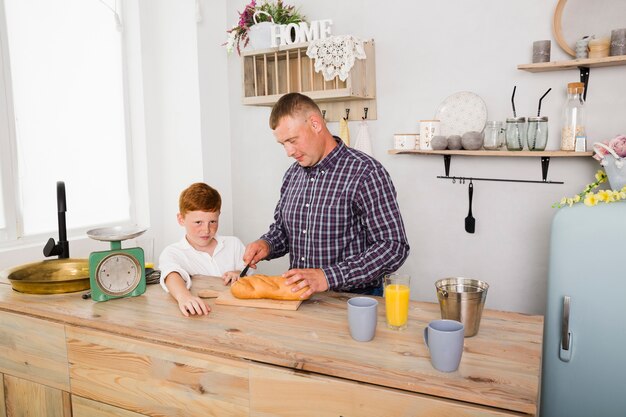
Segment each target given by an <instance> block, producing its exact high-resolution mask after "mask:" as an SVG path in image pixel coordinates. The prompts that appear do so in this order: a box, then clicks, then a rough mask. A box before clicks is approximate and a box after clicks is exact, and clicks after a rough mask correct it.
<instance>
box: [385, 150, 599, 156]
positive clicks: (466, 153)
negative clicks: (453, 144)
mask: <svg viewBox="0 0 626 417" xmlns="http://www.w3.org/2000/svg"><path fill="white" fill-rule="evenodd" d="M387 152H388V153H389V154H392V155H398V154H418V155H464V156H524V157H538V156H539V157H546V156H547V157H556V158H559V157H573V156H591V155H593V152H574V151H466V150H459V151H451V150H443V151H426V150H420V149H407V150H399V149H390V150H389V151H387Z"/></svg>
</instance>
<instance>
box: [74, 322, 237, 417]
mask: <svg viewBox="0 0 626 417" xmlns="http://www.w3.org/2000/svg"><path fill="white" fill-rule="evenodd" d="M67 345H68V356H69V361H70V378H71V383H72V394H76V395H79V396H82V397H86V398H90V399H93V400H96V401H100V402H103V403H106V404H111V405H114V406H117V407H121V408H123V409H126V410H131V411H134V412H137V413H140V414H148V415H159V416H169V415H176V416H180V415H188V416H196V415H198V416H200V415H201V416H247V415H248V413H249V389H248V365H247V363H244V362H239V361H232V360H226V359H222V358H217V357H213V356H210V355H203V354H200V353H194V352H190V351H185V350H182V349H174V348H169V347H165V346H161V345H156V344H151V343H147V342H142V341H138V340H135V339H129V338H124V337H119V336H112V335H104V334H103V333H98V332H94V331H89V330H84V329H79V328H74V327H70V326H68V327H67Z"/></svg>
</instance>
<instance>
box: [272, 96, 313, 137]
mask: <svg viewBox="0 0 626 417" xmlns="http://www.w3.org/2000/svg"><path fill="white" fill-rule="evenodd" d="M310 112H315V113H317V114H319V115H320V116H321V115H322V112H321V111H320V108H319V107H318V106H317V104H315V102H314V101H313V100H312V99H311V98H310V97H308V96H305V95H304V94H300V93H289V94H285V95H284V96H282V97H281V98H280V99H279V100H278V101H277V102H276V104H274V107H273V108H272V114H271V115H270V129H272V130H275V129H276V127H277V126H278V123H279V122H280V119H282V118H283V117H285V116H295V115H297V114H301V113H305V114H308V113H310Z"/></svg>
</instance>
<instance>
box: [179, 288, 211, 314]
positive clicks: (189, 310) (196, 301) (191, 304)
mask: <svg viewBox="0 0 626 417" xmlns="http://www.w3.org/2000/svg"><path fill="white" fill-rule="evenodd" d="M177 301H178V308H179V309H180V311H181V312H182V313H183V315H184V316H185V317H189V316H190V315H192V316H195V315H196V314H197V315H199V316H203V315H207V314H209V311H211V307H209V306H207V305H206V304H204V301H202V300H201V299H200V297H196V296H193V295H191V293H189V294H183V295H181V296H180V297H179V298H178V299H177Z"/></svg>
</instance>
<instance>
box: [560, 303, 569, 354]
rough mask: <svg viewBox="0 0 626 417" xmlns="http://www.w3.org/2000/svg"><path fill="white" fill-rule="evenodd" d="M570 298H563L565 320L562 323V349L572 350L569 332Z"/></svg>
mask: <svg viewBox="0 0 626 417" xmlns="http://www.w3.org/2000/svg"><path fill="white" fill-rule="evenodd" d="M570 301H571V299H570V297H569V296H567V295H566V296H565V297H563V320H562V321H561V349H563V350H569V348H570V332H569V307H570Z"/></svg>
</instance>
